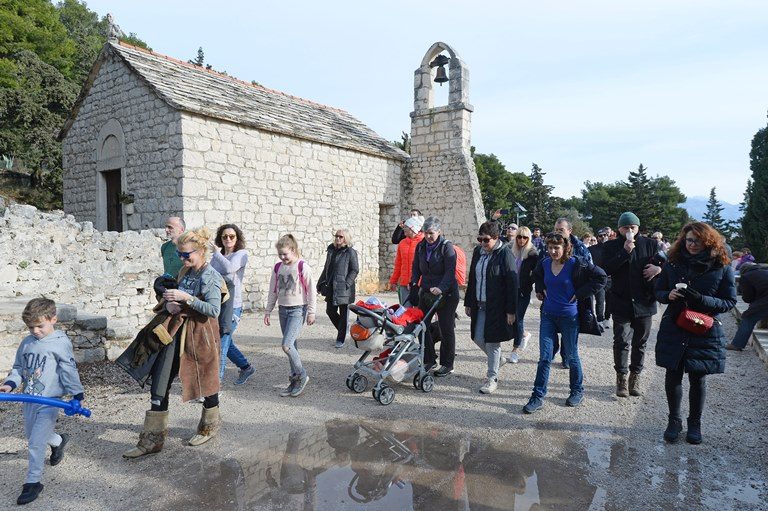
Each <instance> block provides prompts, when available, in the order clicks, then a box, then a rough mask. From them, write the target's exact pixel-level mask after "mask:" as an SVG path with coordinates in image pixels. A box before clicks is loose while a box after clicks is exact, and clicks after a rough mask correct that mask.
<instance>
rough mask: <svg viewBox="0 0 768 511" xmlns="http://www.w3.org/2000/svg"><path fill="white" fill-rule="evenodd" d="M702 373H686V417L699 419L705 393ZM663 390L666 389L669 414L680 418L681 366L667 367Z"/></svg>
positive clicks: (681, 393) (704, 375)
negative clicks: (687, 386)
mask: <svg viewBox="0 0 768 511" xmlns="http://www.w3.org/2000/svg"><path fill="white" fill-rule="evenodd" d="M706 376H707V375H706V374H702V373H688V382H689V383H690V386H691V388H690V390H689V391H688V406H689V410H688V418H689V419H694V420H701V412H702V410H704V398H705V397H706V395H707V385H706V380H705V377H706ZM664 390H666V391H667V403H668V404H669V415H670V417H674V418H676V419H681V418H682V416H681V414H680V405H681V404H682V401H683V368H682V367H679V368H678V369H667V374H666V376H665V377H664Z"/></svg>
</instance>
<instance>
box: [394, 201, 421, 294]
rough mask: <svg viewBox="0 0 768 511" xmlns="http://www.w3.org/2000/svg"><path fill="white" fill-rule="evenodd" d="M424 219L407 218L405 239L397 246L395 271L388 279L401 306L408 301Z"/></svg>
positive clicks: (419, 217)
mask: <svg viewBox="0 0 768 511" xmlns="http://www.w3.org/2000/svg"><path fill="white" fill-rule="evenodd" d="M423 224H424V217H421V216H415V217H413V216H412V217H410V218H408V219H407V220H406V221H405V223H404V225H403V232H404V233H405V238H404V239H403V240H402V241H400V243H398V244H397V254H396V255H395V270H394V271H393V272H392V277H390V279H389V285H390V287H391V288H392V290H393V291H397V297H398V300H399V301H400V304H401V305H405V303H406V302H407V301H408V293H409V291H408V283H409V282H410V280H411V267H412V266H413V256H414V254H415V253H416V245H418V244H419V242H420V241H421V240H423V239H424V233H423V232H421V227H422V225H423Z"/></svg>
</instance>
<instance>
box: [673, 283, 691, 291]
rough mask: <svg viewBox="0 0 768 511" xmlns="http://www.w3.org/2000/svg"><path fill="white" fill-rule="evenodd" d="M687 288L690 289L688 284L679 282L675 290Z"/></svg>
mask: <svg viewBox="0 0 768 511" xmlns="http://www.w3.org/2000/svg"><path fill="white" fill-rule="evenodd" d="M687 287H688V284H686V283H685V282H678V283H677V284H675V289H678V290H679V289H685V288H687Z"/></svg>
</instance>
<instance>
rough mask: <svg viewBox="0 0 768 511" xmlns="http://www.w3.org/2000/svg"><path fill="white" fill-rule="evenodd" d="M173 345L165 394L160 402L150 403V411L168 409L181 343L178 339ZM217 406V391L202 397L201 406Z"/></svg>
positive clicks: (176, 374)
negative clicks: (171, 362)
mask: <svg viewBox="0 0 768 511" xmlns="http://www.w3.org/2000/svg"><path fill="white" fill-rule="evenodd" d="M175 344H176V345H175V346H174V353H173V365H171V375H170V376H169V378H168V388H167V389H165V395H164V396H163V399H162V400H160V404H159V405H156V404H154V403H152V411H153V412H167V411H168V396H170V395H171V386H172V385H173V380H175V379H176V377H177V376H178V375H179V365H180V363H181V358H180V355H181V354H180V346H181V343H180V342H178V340H177V341H176V343H175ZM217 406H219V393H218V392H217V393H216V394H213V395H210V396H206V397H205V398H203V407H204V408H215V407H217Z"/></svg>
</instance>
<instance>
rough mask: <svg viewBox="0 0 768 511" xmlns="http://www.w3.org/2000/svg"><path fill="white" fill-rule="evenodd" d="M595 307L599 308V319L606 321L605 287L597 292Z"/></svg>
mask: <svg viewBox="0 0 768 511" xmlns="http://www.w3.org/2000/svg"><path fill="white" fill-rule="evenodd" d="M595 308H596V309H597V311H596V312H597V320H598V321H605V320H606V319H607V318H606V317H605V288H603V289H601V290H600V291H598V292H597V293H595Z"/></svg>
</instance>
